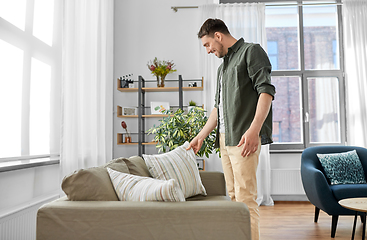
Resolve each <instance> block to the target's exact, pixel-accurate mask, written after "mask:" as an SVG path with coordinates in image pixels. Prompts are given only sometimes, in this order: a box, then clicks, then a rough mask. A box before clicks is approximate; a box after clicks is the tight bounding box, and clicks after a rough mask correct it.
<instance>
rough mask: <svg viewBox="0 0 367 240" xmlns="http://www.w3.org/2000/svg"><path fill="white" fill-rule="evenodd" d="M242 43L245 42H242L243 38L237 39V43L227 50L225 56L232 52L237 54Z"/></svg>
mask: <svg viewBox="0 0 367 240" xmlns="http://www.w3.org/2000/svg"><path fill="white" fill-rule="evenodd" d="M244 42H245V41H244V40H243V38H240V39H238V40H237V42H236V43H235V44H233V45H232V47H230V48H228V53H227V55H229V54H231V53H232V52H237V51H238V49H239V48H240V47H241V46H242V45H243V43H244Z"/></svg>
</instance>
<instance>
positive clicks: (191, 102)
mask: <svg viewBox="0 0 367 240" xmlns="http://www.w3.org/2000/svg"><path fill="white" fill-rule="evenodd" d="M194 107H196V102H194V101H192V100H191V101H190V102H189V106H188V107H187V111H188V112H190V111H191V109H193V108H194Z"/></svg>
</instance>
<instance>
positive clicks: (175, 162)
mask: <svg viewBox="0 0 367 240" xmlns="http://www.w3.org/2000/svg"><path fill="white" fill-rule="evenodd" d="M188 146H189V143H188V142H185V143H184V144H183V145H182V146H179V147H177V148H176V149H174V150H172V151H170V152H168V153H164V154H156V155H145V154H143V158H144V160H145V162H146V164H147V166H148V170H149V172H150V174H151V175H152V176H153V177H154V178H157V179H161V180H169V179H175V180H176V181H177V182H178V185H179V186H180V188H181V189H182V192H183V193H184V195H185V198H188V197H191V196H194V195H198V194H203V195H206V191H205V188H204V186H203V184H202V182H201V179H200V176H199V170H198V168H197V163H196V158H195V153H194V151H193V150H192V149H190V150H188V151H187V150H186V148H187V147H188Z"/></svg>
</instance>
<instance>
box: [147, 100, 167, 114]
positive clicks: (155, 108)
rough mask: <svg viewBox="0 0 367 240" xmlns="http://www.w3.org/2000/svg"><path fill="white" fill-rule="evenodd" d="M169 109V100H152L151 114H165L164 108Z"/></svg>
mask: <svg viewBox="0 0 367 240" xmlns="http://www.w3.org/2000/svg"><path fill="white" fill-rule="evenodd" d="M169 109H170V106H169V102H150V111H151V114H163V111H164V110H169Z"/></svg>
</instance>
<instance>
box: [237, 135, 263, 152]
mask: <svg viewBox="0 0 367 240" xmlns="http://www.w3.org/2000/svg"><path fill="white" fill-rule="evenodd" d="M242 145H243V148H242V151H241V156H242V157H248V156H249V155H251V154H253V153H254V152H256V151H257V148H258V147H259V133H258V132H257V131H253V130H252V129H251V128H249V129H248V130H247V131H246V132H245V133H244V134H243V135H242V137H241V140H240V142H239V143H238V145H237V147H241V146H242Z"/></svg>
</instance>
